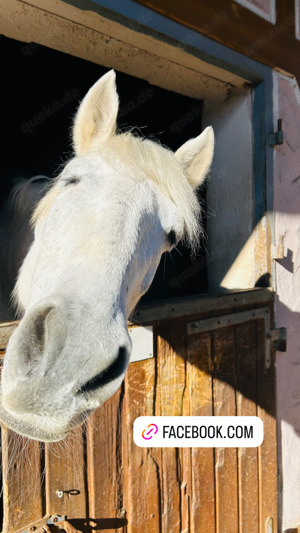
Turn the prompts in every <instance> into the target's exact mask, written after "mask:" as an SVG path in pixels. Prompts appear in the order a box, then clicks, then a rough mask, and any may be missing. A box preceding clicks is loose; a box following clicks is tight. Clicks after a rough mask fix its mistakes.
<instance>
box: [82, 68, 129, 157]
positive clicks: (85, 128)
mask: <svg viewBox="0 0 300 533" xmlns="http://www.w3.org/2000/svg"><path fill="white" fill-rule="evenodd" d="M118 109H119V98H118V93H117V89H116V74H115V72H114V70H110V71H109V72H107V73H106V74H104V76H102V77H101V78H100V79H99V80H98V81H97V82H96V83H95V84H94V85H93V86H92V87H91V88H90V90H89V91H88V93H87V94H86V96H85V97H84V99H83V100H82V102H81V104H80V106H79V109H78V111H77V114H76V116H75V120H74V126H73V146H74V150H75V153H76V155H82V154H84V153H85V152H87V151H89V150H90V149H91V147H92V145H94V144H95V146H96V145H97V143H99V142H101V141H104V140H106V139H107V138H108V137H110V136H111V135H113V134H114V133H115V131H116V120H117V114H118Z"/></svg>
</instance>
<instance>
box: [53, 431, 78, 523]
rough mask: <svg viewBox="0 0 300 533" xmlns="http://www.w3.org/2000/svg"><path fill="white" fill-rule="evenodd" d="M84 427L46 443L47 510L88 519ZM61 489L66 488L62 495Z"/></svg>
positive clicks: (75, 517) (76, 518) (69, 517)
mask: <svg viewBox="0 0 300 533" xmlns="http://www.w3.org/2000/svg"><path fill="white" fill-rule="evenodd" d="M84 453H85V452H84V441H83V428H82V427H78V428H76V429H74V430H73V431H72V432H71V434H70V435H69V436H68V437H67V438H66V439H64V440H63V441H61V442H53V443H47V444H45V466H46V512H47V514H49V515H52V514H60V515H67V517H68V520H69V519H75V520H79V521H81V522H83V521H86V510H87V509H86V484H85V459H84ZM57 491H63V496H62V498H60V497H58V494H57Z"/></svg>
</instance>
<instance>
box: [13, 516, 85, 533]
mask: <svg viewBox="0 0 300 533" xmlns="http://www.w3.org/2000/svg"><path fill="white" fill-rule="evenodd" d="M66 518H67V517H66V516H61V515H52V516H45V517H44V518H41V520H38V521H37V522H34V523H32V524H29V526H27V527H26V528H25V529H19V530H18V531H16V533H51V526H56V527H57V528H58V529H60V530H61V531H62V532H63V531H65V533H81V531H78V529H76V528H75V527H74V526H72V524H70V523H69V522H68V521H67V520H66Z"/></svg>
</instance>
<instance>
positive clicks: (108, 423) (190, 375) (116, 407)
mask: <svg viewBox="0 0 300 533" xmlns="http://www.w3.org/2000/svg"><path fill="white" fill-rule="evenodd" d="M169 315H172V316H173V318H164V317H165V316H167V317H169ZM179 315H181V316H179ZM271 315H272V295H271V294H270V293H269V292H268V291H266V290H260V291H259V290H258V291H248V292H241V293H235V294H229V295H226V296H224V297H220V298H198V299H195V298H194V299H193V300H188V299H187V300H184V301H182V302H175V303H172V302H171V303H166V304H164V305H162V306H160V307H155V306H151V305H150V306H148V307H147V308H144V309H141V310H140V311H139V312H138V313H137V318H138V320H139V321H141V322H143V323H144V322H145V323H146V322H148V323H149V322H152V324H153V327H154V357H152V358H150V359H147V360H144V361H138V362H135V363H131V364H130V365H129V369H128V372H127V375H126V379H125V382H124V384H123V386H122V387H121V389H120V390H119V391H118V392H117V393H116V394H115V395H114V396H113V398H111V400H109V401H108V402H107V403H106V404H105V405H103V406H102V407H101V408H100V409H98V410H97V411H96V412H95V413H94V415H93V416H92V417H91V419H90V420H89V421H88V422H87V424H86V426H84V427H81V428H78V429H76V430H75V431H73V433H72V434H71V435H70V437H69V438H68V439H66V441H64V442H61V443H55V444H46V445H44V444H40V443H37V442H33V441H29V440H27V439H23V438H21V437H17V436H15V435H14V434H13V433H12V432H10V431H8V430H7V429H5V428H3V445H2V448H3V471H4V528H3V531H4V532H5V533H16V531H20V532H21V531H26V532H27V531H28V532H29V531H35V532H36V533H40V531H45V530H46V531H61V529H59V527H60V528H62V527H63V526H62V525H61V524H59V521H60V520H62V519H63V518H65V519H66V520H67V522H65V523H64V524H65V525H64V527H65V529H64V530H65V531H67V533H73V532H74V531H75V529H76V530H79V531H82V532H86V531H88V532H92V531H99V532H103V533H104V532H105V533H108V532H112V531H114V532H116V533H121V532H123V533H125V532H126V533H184V532H186V533H188V532H191V533H256V532H257V533H258V532H260V533H275V532H277V466H276V464H277V462H276V413H275V369H274V357H273V354H272V349H271V343H270V341H269V339H270V337H271V336H272V335H271V333H270V332H271V329H270V328H271V323H272V322H271ZM153 316H155V317H156V318H157V320H156V321H153ZM150 319H151V320H150ZM143 415H198V416H207V415H209V416H210V415H222V416H223V415H257V416H259V417H260V418H261V419H262V421H263V423H264V441H263V444H262V445H261V446H260V447H259V448H238V449H237V448H177V449H174V448H139V447H138V446H136V445H135V444H134V442H133V432H132V426H133V422H134V420H135V418H137V417H138V416H143ZM54 515H55V516H54ZM57 517H58V518H57ZM41 519H42V520H41ZM55 520H58V521H57V522H55ZM47 522H48V526H47V527H48V529H44V530H43V529H42V526H43V525H44V527H45V524H46V523H47ZM51 524H52V525H51ZM55 524H56V525H55ZM34 528H35V529H34Z"/></svg>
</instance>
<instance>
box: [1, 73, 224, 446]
mask: <svg viewBox="0 0 300 533" xmlns="http://www.w3.org/2000/svg"><path fill="white" fill-rule="evenodd" d="M117 113H118V95H117V91H116V86H115V73H114V72H113V71H110V72H108V73H107V74H105V75H104V76H103V77H102V78H100V80H99V81H98V82H97V83H96V84H95V85H94V86H93V87H92V88H91V89H90V90H89V92H88V93H87V95H86V96H85V98H84V99H83V101H82V103H81V105H80V106H79V109H78V112H77V115H76V117H75V121H74V126H73V142H74V151H75V156H74V158H73V159H72V160H70V161H69V162H68V163H67V165H66V166H65V168H64V170H63V171H62V172H61V174H60V175H59V177H58V178H56V179H55V180H54V183H53V185H52V186H51V188H50V190H49V191H48V192H47V194H46V196H45V197H44V198H43V199H42V200H41V201H40V203H39V204H38V206H37V208H36V211H35V213H34V216H33V225H34V241H33V244H32V246H31V248H30V250H29V252H28V254H27V256H26V258H25V260H24V263H23V265H22V267H21V270H20V273H19V277H18V281H17V284H16V288H15V300H16V302H17V305H18V307H19V309H20V310H21V311H22V313H23V318H22V320H21V322H20V325H19V326H18V328H17V329H16V331H15V332H14V334H13V335H12V337H11V339H10V342H9V345H8V348H7V353H6V356H5V364H4V369H3V376H2V392H1V412H0V418H1V419H2V421H3V422H4V423H5V424H6V425H7V426H8V427H10V428H11V429H13V430H15V431H16V432H18V433H21V434H23V435H26V436H29V437H31V438H33V439H37V440H42V441H56V440H60V439H62V438H64V437H65V436H66V434H67V433H68V431H69V430H70V429H71V428H72V427H74V426H76V425H78V424H80V423H81V422H82V421H83V420H84V419H85V418H86V417H87V416H88V415H89V414H90V413H91V412H93V411H94V410H95V409H96V408H97V407H99V406H100V405H101V404H103V403H104V402H105V401H106V400H107V399H108V398H110V397H111V396H112V395H113V394H114V393H115V391H116V390H117V389H118V388H119V386H120V384H121V383H122V380H123V379H124V375H125V372H126V368H127V366H128V363H129V358H130V352H131V341H130V338H129V335H128V329H127V318H128V316H129V314H130V313H131V312H132V310H133V309H134V307H135V306H136V304H137V302H138V300H139V299H140V297H141V296H142V295H143V293H145V291H147V289H148V287H149V285H150V284H151V281H152V279H153V277H154V274H155V271H156V269H157V266H158V264H159V261H160V258H161V255H162V254H163V253H164V252H167V251H169V250H171V249H172V247H174V246H175V245H176V243H177V242H178V241H179V240H181V239H185V240H186V241H187V242H188V243H189V244H190V246H191V247H192V248H193V247H194V246H195V245H196V243H197V240H198V236H199V232H200V231H201V225H200V224H199V220H200V207H199V204H198V202H197V198H196V194H195V189H196V187H197V186H198V185H200V184H201V183H202V182H203V180H204V178H205V176H206V174H207V172H208V170H209V168H210V165H211V161H212V157H213V148H214V136H213V130H212V128H207V129H206V130H205V131H204V132H203V133H202V134H201V135H199V136H198V137H197V138H194V139H190V140H189V141H187V142H186V143H185V144H184V145H183V146H181V147H180V148H179V149H178V150H177V152H175V153H173V152H172V151H170V150H168V149H167V148H165V147H163V146H161V145H159V144H158V143H155V142H153V141H150V140H147V139H141V138H139V137H136V136H135V135H133V134H132V133H131V132H127V133H120V134H117V133H116V118H117Z"/></svg>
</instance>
